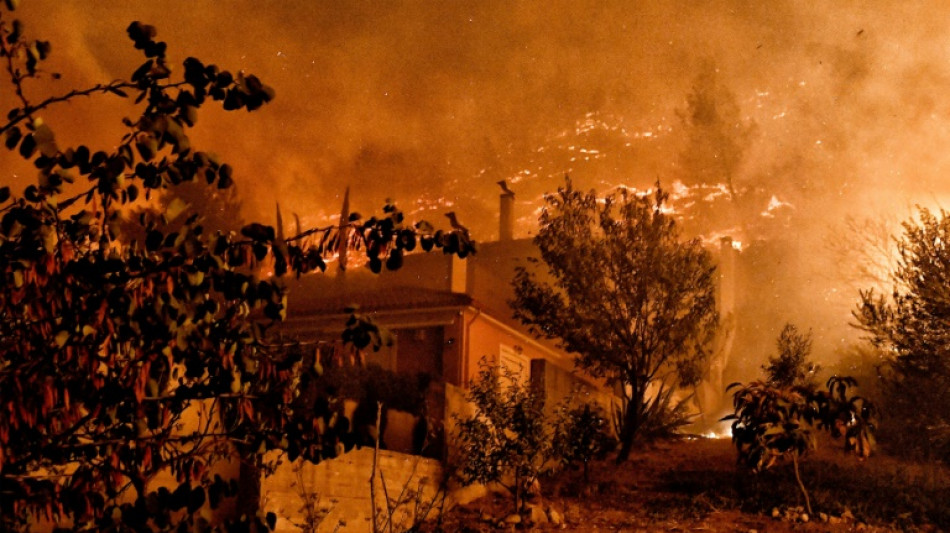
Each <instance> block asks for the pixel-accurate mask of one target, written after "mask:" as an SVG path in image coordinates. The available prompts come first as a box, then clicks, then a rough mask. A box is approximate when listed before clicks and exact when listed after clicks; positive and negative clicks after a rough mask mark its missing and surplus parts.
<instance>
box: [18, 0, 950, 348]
mask: <svg viewBox="0 0 950 533" xmlns="http://www.w3.org/2000/svg"><path fill="white" fill-rule="evenodd" d="M18 15H19V16H20V17H21V18H22V19H23V20H24V21H25V22H26V23H27V32H28V34H29V35H31V36H33V37H39V38H43V39H48V40H50V41H51V42H52V44H53V56H52V58H51V60H50V61H49V62H48V63H47V68H48V69H49V70H51V71H57V72H60V73H62V74H63V77H62V79H60V80H58V81H52V80H47V81H46V82H43V83H44V84H46V83H48V84H50V85H51V86H52V87H53V88H52V89H44V90H48V91H49V92H53V93H59V92H65V91H66V90H68V89H71V88H75V87H82V86H88V85H91V84H93V83H97V82H106V81H109V80H112V79H114V78H118V77H127V76H129V75H130V73H131V72H132V71H133V70H134V69H135V68H136V67H137V66H138V65H139V64H140V63H141V56H140V55H139V53H138V52H137V51H136V50H134V49H133V48H132V46H131V42H130V41H129V40H128V39H127V37H126V35H125V28H126V27H127V26H128V24H129V23H130V22H131V21H133V20H140V21H143V22H145V23H148V24H153V25H155V26H156V27H157V28H158V32H159V34H158V38H159V39H162V40H165V41H167V42H168V44H169V56H170V58H171V59H172V60H173V63H174V64H179V65H180V62H181V60H183V59H184V58H186V57H188V56H190V55H191V56H196V57H198V58H200V59H201V60H203V61H204V62H206V63H216V64H218V65H220V66H221V67H223V68H227V69H232V70H235V71H236V70H244V71H246V72H248V73H253V74H256V75H258V76H259V77H260V78H261V79H262V80H263V81H264V82H265V83H267V84H268V85H270V86H272V87H273V88H274V89H275V90H276V92H277V98H276V100H275V101H274V102H272V103H271V104H269V105H268V106H265V107H264V108H263V109H262V110H260V111H257V112H255V113H251V114H247V113H244V112H241V113H224V112H221V111H216V110H211V109H210V107H211V106H208V107H209V109H207V110H202V114H201V115H199V122H198V128H197V131H196V133H195V134H194V138H193V140H194V143H193V144H195V145H196V146H200V147H201V148H202V149H207V150H209V151H214V152H217V153H218V154H220V155H221V156H222V157H223V158H224V159H225V160H228V161H229V162H231V163H232V164H233V165H234V166H235V169H236V180H237V184H238V188H239V192H240V196H241V198H242V202H243V209H244V213H243V214H244V215H245V217H247V218H255V219H260V218H264V219H266V220H272V217H273V214H272V213H273V210H274V205H275V203H276V202H277V201H280V203H281V208H282V210H283V211H284V212H285V213H288V212H295V213H298V214H299V215H300V216H301V219H302V220H303V221H304V222H305V223H307V222H315V221H317V220H318V219H319V218H320V217H321V216H327V215H331V214H333V213H336V212H339V208H340V201H341V197H342V191H343V189H344V188H345V187H346V186H347V185H350V186H351V187H352V188H353V193H352V202H353V204H354V206H355V208H356V209H359V210H362V211H372V210H373V209H374V208H377V207H379V206H381V205H382V202H383V200H384V198H387V197H392V198H395V199H396V200H397V203H398V204H399V205H401V206H402V207H403V209H404V210H406V211H410V212H414V213H416V214H419V215H423V216H426V217H428V218H431V219H438V218H441V215H440V213H441V212H443V211H445V210H447V209H453V210H455V211H456V212H457V213H458V214H459V218H460V219H461V221H462V222H463V223H465V224H467V225H469V226H470V227H471V229H472V231H473V233H474V236H475V237H476V239H481V240H489V239H491V238H493V237H494V236H495V235H497V227H496V220H497V218H496V217H497V214H496V206H497V193H498V192H499V189H498V187H497V185H496V184H495V182H496V181H497V180H499V179H508V180H509V182H510V183H512V188H513V189H514V190H515V191H516V192H517V193H518V200H519V203H518V207H517V209H518V213H517V215H518V216H519V220H520V226H519V229H518V232H517V233H518V234H520V235H526V234H528V232H530V230H531V220H532V219H533V218H534V217H535V215H536V213H535V210H536V209H537V208H538V207H539V205H540V203H539V197H540V195H541V194H542V193H543V192H545V191H551V190H553V189H555V188H556V187H557V186H558V185H560V184H561V183H563V175H564V173H565V172H570V174H571V176H572V178H573V179H574V180H575V182H577V183H579V184H581V185H582V186H584V187H588V186H592V187H598V188H599V189H601V190H606V189H607V188H608V186H613V185H619V184H625V185H630V186H637V187H647V186H650V185H651V184H652V183H654V182H656V181H657V180H660V181H661V183H663V184H664V186H667V187H669V188H672V187H673V183H674V180H680V181H681V182H682V183H684V184H685V185H686V186H691V185H694V184H696V183H697V182H696V181H695V180H694V181H690V176H689V175H688V174H689V170H690V168H691V167H689V165H688V164H686V163H684V160H685V159H684V157H685V156H684V154H686V153H687V152H688V151H689V150H690V146H692V145H690V144H689V143H688V142H687V138H688V137H689V135H690V134H689V131H688V130H689V127H688V124H686V122H684V119H683V118H682V117H683V116H685V114H686V113H685V111H686V110H687V109H688V103H687V102H688V98H689V95H690V94H696V91H697V89H696V88H697V87H699V89H698V90H701V91H702V90H704V91H707V92H708V93H709V94H715V95H718V96H716V98H717V99H718V100H717V101H718V102H719V103H720V104H721V105H722V106H723V108H730V106H731V108H732V109H733V111H734V114H733V115H729V114H728V113H726V114H725V117H726V119H728V120H732V119H734V120H733V123H732V124H727V126H731V127H735V128H737V129H736V131H742V132H744V134H743V135H742V136H741V142H734V143H732V145H731V147H729V148H728V150H727V151H728V152H729V154H725V155H723V154H717V153H716V150H717V148H716V147H713V148H711V149H710V150H711V151H710V153H711V154H713V155H714V157H718V156H723V157H725V156H730V157H733V159H734V160H735V162H736V164H735V165H734V166H733V167H732V168H733V171H734V175H733V176H732V179H733V181H734V184H735V186H736V188H737V190H738V191H739V192H740V193H742V197H743V198H745V200H744V201H745V202H746V204H747V205H745V206H744V211H745V212H747V213H752V214H753V215H754V217H755V216H760V215H761V213H766V215H761V216H760V218H761V219H763V220H766V219H767V221H770V222H771V225H768V224H766V225H763V224H760V222H761V220H759V221H755V222H749V221H747V223H745V224H744V228H737V227H734V226H731V225H729V224H728V223H726V222H723V221H722V220H721V218H722V217H718V218H717V217H716V216H714V214H713V215H710V214H709V213H708V211H709V210H706V212H702V210H697V212H699V213H700V214H698V215H696V216H699V217H701V218H702V217H707V216H710V217H713V218H714V219H715V221H716V224H719V225H721V226H722V227H717V228H715V229H716V231H722V232H733V231H735V232H739V233H741V236H740V238H741V239H742V240H754V239H756V238H764V237H768V238H773V239H775V238H781V239H783V240H784V241H788V242H790V243H794V244H795V245H796V246H797V248H796V250H797V251H796V253H795V254H792V255H791V257H798V258H799V259H796V261H798V262H797V263H793V264H787V265H784V267H787V268H789V269H797V270H800V271H802V272H810V271H809V270H808V269H807V268H803V267H802V265H803V264H804V263H806V262H807V263H808V264H809V265H811V264H813V261H812V260H813V259H816V258H818V257H816V256H820V255H821V253H822V251H821V249H822V247H823V245H822V244H821V243H822V242H823V241H824V240H825V239H826V238H827V235H825V234H824V233H825V232H826V230H827V229H828V228H829V227H832V226H834V225H837V224H839V223H840V222H841V221H842V220H843V219H844V217H845V216H846V215H853V216H858V217H862V216H879V215H886V216H894V217H898V218H903V217H905V216H907V214H908V213H909V208H910V207H912V206H913V205H914V204H915V203H922V204H925V205H930V206H933V205H937V204H939V203H940V202H941V201H944V203H945V204H946V199H947V198H948V196H947V195H948V193H950V180H947V179H945V175H947V172H948V170H950V151H948V150H947V149H946V148H947V147H948V146H950V129H948V124H950V122H948V119H950V102H948V101H947V99H946V95H948V94H950V7H948V6H947V5H946V4H945V3H942V2H931V3H924V2H889V3H884V2H866V1H847V2H846V1H828V2H823V3H818V2H813V1H793V2H692V1H685V0H684V1H665V2H630V1H616V2H602V1H598V2H583V1H570V2H568V1H556V2H490V1H481V0H479V1H470V2H465V1H459V2H434V1H425V2H422V1H420V2H378V1H344V2H320V1H310V0H284V1H280V2H278V1H260V0H189V1H173V0H149V1H134V2H133V1H128V0H24V1H23V2H22V5H21V8H20V10H19V11H18ZM704 72H705V73H706V74H707V77H706V78H702V77H701V76H702V74H703V73H704ZM698 80H706V85H703V84H702V83H700V81H698ZM710 80H712V81H710ZM2 96H3V98H4V102H5V103H7V104H8V107H9V104H10V103H11V100H9V94H7V93H3V94H2ZM104 103H105V104H108V105H106V107H105V108H104V107H103V104H104ZM113 103H116V102H113V101H111V100H108V99H106V100H103V99H101V98H100V99H98V100H91V101H89V102H77V103H73V104H69V105H65V106H62V107H60V108H57V109H55V110H54V111H52V112H50V113H48V116H47V122H50V123H51V124H52V126H53V127H54V130H55V131H57V133H58V135H59V138H60V139H61V141H60V143H61V144H63V143H64V141H65V142H66V143H67V144H69V143H70V142H71V143H76V142H80V141H82V142H87V141H88V139H90V138H94V139H96V141H97V142H98V143H101V145H102V147H108V146H111V145H113V144H114V143H115V142H117V140H118V138H119V136H120V135H121V133H122V131H121V129H119V128H120V126H119V125H118V118H119V117H121V116H122V114H123V113H124V112H127V110H124V108H122V107H114V108H111V109H112V111H108V112H107V111H104V109H110V107H109V106H111V105H112V104H113ZM116 104H117V105H119V104H118V103H116ZM109 113H112V114H109ZM104 117H108V118H109V122H108V124H114V125H115V126H107V125H106V123H105V122H104V120H103V118H104ZM730 117H732V118H730ZM728 120H727V122H728ZM693 135H694V136H695V132H694V134H693ZM686 159H688V157H686ZM7 172H9V171H7ZM9 179H12V178H9ZM20 179H22V177H21V178H20ZM4 180H5V181H7V180H8V178H4ZM702 181H705V179H704V180H702ZM707 185H712V186H715V185H716V184H715V183H707ZM710 190H713V191H715V187H713V188H712V189H710ZM710 196H715V194H712V193H709V194H707V193H706V192H704V193H703V194H701V195H699V196H697V197H696V198H694V199H698V200H702V199H703V198H709V197H710ZM770 206H771V209H770ZM420 209H425V211H424V212H421V213H420V212H418V210H420ZM430 209H431V210H430ZM754 217H753V218H754ZM696 222H697V223H696V224H695V227H697V228H705V229H709V228H710V227H712V226H710V225H709V224H704V223H703V220H698V221H696ZM819 259H820V258H819ZM812 270H814V269H812ZM811 275H812V274H808V273H803V274H801V279H800V283H801V284H803V285H807V284H808V283H811V282H812V279H811V278H810V276H811ZM816 283H817V282H816ZM824 285H828V284H827V283H825V284H824ZM822 290H825V288H824V286H823V288H822ZM793 319H794V317H789V320H793ZM842 320H843V321H845V322H846V320H847V317H844V318H843V319H842ZM805 322H806V324H804V326H805V327H809V326H810V324H807V322H808V321H807V320H805ZM780 326H781V325H780V324H779V325H777V326H769V327H770V328H772V329H776V331H777V328H780ZM816 344H817V343H816Z"/></svg>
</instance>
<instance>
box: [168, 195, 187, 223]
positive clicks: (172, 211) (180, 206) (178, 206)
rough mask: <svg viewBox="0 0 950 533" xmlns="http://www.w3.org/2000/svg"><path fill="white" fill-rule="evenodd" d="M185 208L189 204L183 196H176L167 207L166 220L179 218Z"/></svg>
mask: <svg viewBox="0 0 950 533" xmlns="http://www.w3.org/2000/svg"><path fill="white" fill-rule="evenodd" d="M185 209H188V204H187V203H185V201H184V200H182V199H181V198H178V197H175V198H173V199H172V201H171V202H169V203H168V205H167V206H166V207H165V220H166V221H167V222H171V221H173V220H175V219H176V218H178V217H179V216H180V215H181V214H182V213H183V212H184V211H185Z"/></svg>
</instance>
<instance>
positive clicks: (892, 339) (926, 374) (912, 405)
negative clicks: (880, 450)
mask: <svg viewBox="0 0 950 533" xmlns="http://www.w3.org/2000/svg"><path fill="white" fill-rule="evenodd" d="M903 226H904V233H903V235H902V236H901V238H900V239H899V240H898V242H897V251H898V257H899V258H898V261H897V265H896V267H895V268H894V270H893V272H892V273H891V279H892V280H893V283H894V289H893V292H892V293H891V294H890V295H889V296H885V295H880V294H878V293H877V292H875V291H874V290H873V289H871V290H867V291H862V292H861V293H860V294H861V304H860V305H859V306H858V308H857V309H856V310H855V311H854V317H855V319H856V320H857V324H856V325H857V327H859V328H861V329H863V330H864V331H866V332H867V333H868V334H869V339H870V341H871V342H872V343H873V344H874V346H875V347H877V348H878V349H880V350H881V353H882V354H883V355H884V357H885V359H886V366H885V370H886V372H884V394H885V398H886V402H887V407H888V411H889V412H890V413H891V415H892V416H890V417H888V421H887V423H888V424H892V423H899V424H900V426H899V428H894V431H891V432H889V433H890V434H889V435H888V436H889V437H890V438H893V439H895V440H896V441H897V442H896V443H897V444H898V446H897V448H898V449H901V450H903V451H904V452H908V451H913V452H916V453H920V454H922V455H924V456H928V457H930V458H942V459H944V460H946V459H948V458H950V406H948V403H947V402H946V398H948V397H950V327H948V320H950V292H948V290H947V287H950V249H948V246H947V243H948V242H950V213H947V212H946V211H943V210H941V211H940V213H939V216H938V215H935V214H934V213H931V212H930V211H929V210H927V209H923V208H921V209H920V211H919V215H918V220H910V221H906V222H904V224H903ZM898 421H899V422H898Z"/></svg>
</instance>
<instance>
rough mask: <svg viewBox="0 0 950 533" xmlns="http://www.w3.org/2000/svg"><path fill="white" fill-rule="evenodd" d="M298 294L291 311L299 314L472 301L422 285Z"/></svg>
mask: <svg viewBox="0 0 950 533" xmlns="http://www.w3.org/2000/svg"><path fill="white" fill-rule="evenodd" d="M296 296H298V297H299V300H297V301H294V300H295V299H292V300H291V301H290V310H291V312H292V313H293V314H295V315H298V316H299V315H331V314H340V313H343V312H344V309H346V308H347V307H351V306H359V308H360V310H361V311H393V310H410V309H436V308H441V307H464V306H467V305H471V303H472V298H471V297H470V296H469V295H467V294H459V293H454V292H449V291H442V290H436V289H425V288H419V287H386V288H380V289H376V290H363V291H347V292H345V293H339V294H328V295H320V296H316V295H312V294H303V295H301V294H299V293H298V294H297V295H296ZM292 298H293V297H292Z"/></svg>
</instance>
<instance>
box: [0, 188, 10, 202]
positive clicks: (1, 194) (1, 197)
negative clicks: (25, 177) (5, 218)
mask: <svg viewBox="0 0 950 533" xmlns="http://www.w3.org/2000/svg"><path fill="white" fill-rule="evenodd" d="M9 199H10V187H0V204H2V203H4V202H6V201H7V200H9Z"/></svg>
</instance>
